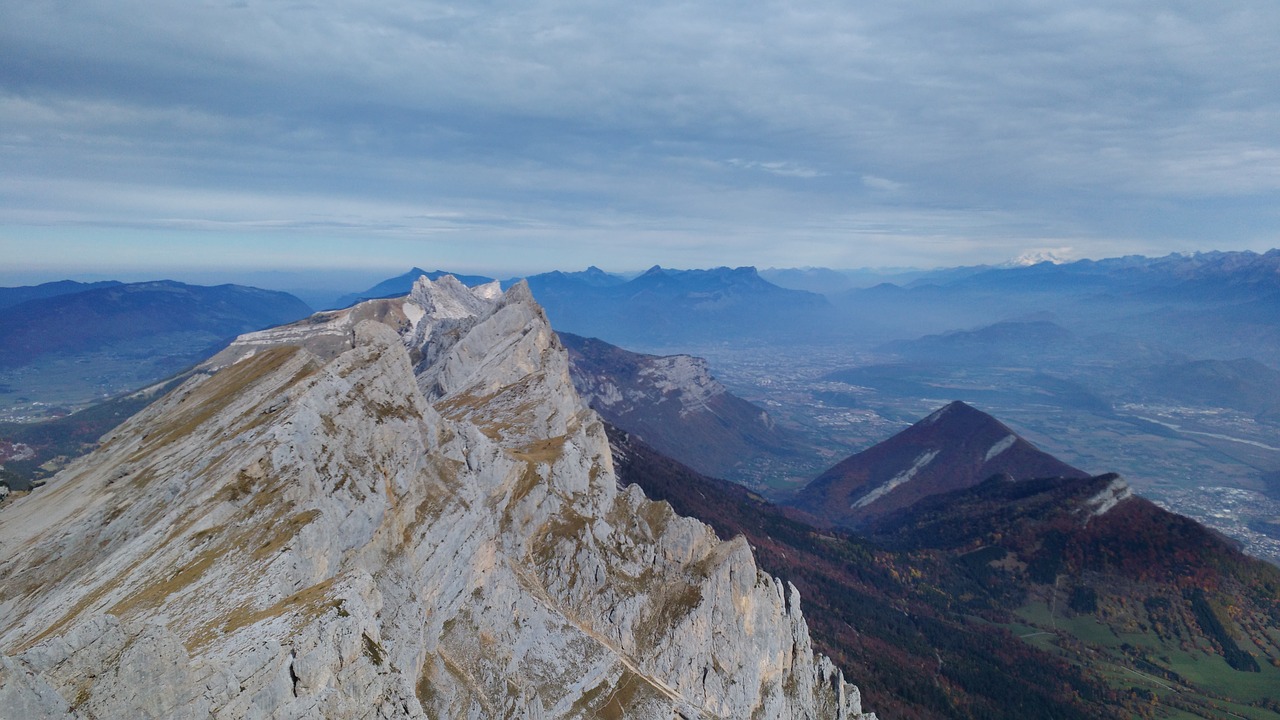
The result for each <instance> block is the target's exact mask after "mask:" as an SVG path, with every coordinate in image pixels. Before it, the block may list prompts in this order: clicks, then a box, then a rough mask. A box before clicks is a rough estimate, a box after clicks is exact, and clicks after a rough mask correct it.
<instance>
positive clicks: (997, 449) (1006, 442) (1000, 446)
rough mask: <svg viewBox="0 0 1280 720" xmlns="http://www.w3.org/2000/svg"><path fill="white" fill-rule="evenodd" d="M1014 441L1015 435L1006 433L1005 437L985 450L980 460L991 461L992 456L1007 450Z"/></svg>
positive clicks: (1016, 440)
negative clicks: (984, 454) (984, 455)
mask: <svg viewBox="0 0 1280 720" xmlns="http://www.w3.org/2000/svg"><path fill="white" fill-rule="evenodd" d="M1016 442H1018V436H1017V435H1006V436H1005V437H1003V438H1001V439H1000V442H997V443H996V444H995V445H992V446H991V449H990V450H988V451H987V455H986V457H984V458H983V459H982V461H983V462H991V459H992V458H994V457H995V456H997V455H999V454H1000V453H1002V452H1004V451H1005V450H1008V449H1009V448H1011V447H1013V444H1014V443H1016Z"/></svg>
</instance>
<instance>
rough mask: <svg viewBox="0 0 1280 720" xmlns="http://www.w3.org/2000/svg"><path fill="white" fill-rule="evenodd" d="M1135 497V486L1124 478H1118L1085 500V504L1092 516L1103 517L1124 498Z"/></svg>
mask: <svg viewBox="0 0 1280 720" xmlns="http://www.w3.org/2000/svg"><path fill="white" fill-rule="evenodd" d="M1131 497H1133V488H1131V487H1129V483H1127V482H1125V481H1124V478H1119V477H1118V478H1116V479H1114V480H1112V481H1111V482H1110V483H1108V484H1107V486H1106V487H1105V488H1103V489H1102V490H1101V491H1100V492H1098V494H1096V495H1094V496H1093V497H1091V498H1089V499H1088V500H1085V502H1084V505H1085V507H1086V508H1088V509H1089V511H1090V516H1091V517H1102V516H1103V515H1106V514H1107V513H1108V512H1109V511H1111V509H1113V508H1114V507H1115V506H1117V505H1119V504H1120V502H1121V501H1122V500H1127V499H1128V498H1131Z"/></svg>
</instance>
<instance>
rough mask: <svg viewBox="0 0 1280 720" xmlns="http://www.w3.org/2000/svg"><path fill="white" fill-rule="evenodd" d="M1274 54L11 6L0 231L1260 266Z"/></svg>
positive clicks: (1149, 23)
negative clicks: (1108, 257) (1190, 257)
mask: <svg viewBox="0 0 1280 720" xmlns="http://www.w3.org/2000/svg"><path fill="white" fill-rule="evenodd" d="M1278 26H1280V6H1276V7H1272V6H1271V5H1268V4H1264V3H1257V2H1249V1H1248V0H1234V1H1232V0H1228V1H1227V2H1223V3H1214V4H1211V5H1206V4H1195V3H1189V2H1176V3H1168V2H1164V3H1157V2H1154V1H1153V0H1143V1H1139V0H1121V1H1120V2H1112V1H1108V2H1102V1H1101V0H1084V1H1083V2H1078V3H1072V4H1070V5H1061V4H1053V3H1046V2H1042V1H1040V0H997V2H995V3H987V4H983V5H980V6H973V5H967V6H966V5H946V4H944V5H936V4H935V5H928V6H918V5H911V4H905V5H904V4H893V3H882V4H878V5H875V4H873V5H866V6H850V5H849V4H848V3H839V2H835V1H834V0H809V1H806V2H803V3H791V4H777V3H763V2H758V1H754V0H749V1H748V2H744V3H738V4H733V5H728V6H726V5H723V4H711V3H705V2H692V3H691V2H675V1H674V0H656V1H655V2H653V3H640V4H636V3H632V4H624V3H609V2H604V3H602V2H583V1H581V0H556V1H555V2H552V1H551V0H527V1H526V2H521V3H515V2H505V1H496V2H492V1H480V2H468V3H457V2H408V1H407V0H387V1H386V2H380V3H377V4H375V5H373V6H370V5H368V4H363V5H361V4H356V3H353V2H349V1H348V0H311V1H310V2H265V1H262V2H259V1H256V0H255V1H253V2H226V3H220V2H215V1H213V0H208V1H205V2H196V3H187V4H182V5H175V4H173V3H168V2H160V1H159V0H113V2H106V0H83V2H80V3H77V7H76V11H75V12H68V11H67V10H66V9H65V8H64V7H62V6H59V5H57V4H54V3H9V4H7V5H5V6H4V7H3V8H0V44H2V45H3V47H5V48H6V50H5V52H4V53H0V78H3V79H2V80H0V128H3V129H2V130H0V173H2V174H3V176H4V177H5V178H6V180H7V181H8V182H7V183H5V184H4V185H3V187H4V188H6V189H4V190H2V191H0V192H3V194H2V195H0V201H2V202H3V205H0V223H3V224H4V225H5V226H6V227H7V228H8V232H9V233H11V236H13V237H20V236H21V234H22V231H21V228H23V227H28V226H33V227H34V226H44V227H48V226H51V225H57V224H60V223H61V224H66V225H75V226H76V227H78V228H79V231H81V232H87V231H90V230H91V229H92V228H93V227H95V226H102V227H107V226H118V225H119V224H120V223H129V224H132V225H135V226H138V227H155V226H162V225H164V224H165V223H175V222H181V223H184V224H185V225H184V232H204V233H207V235H208V237H209V238H211V239H212V238H216V237H221V236H226V235H230V234H234V233H237V232H259V231H262V230H263V229H264V228H267V227H269V228H270V229H271V231H272V232H276V233H295V234H296V235H297V238H298V243H302V242H303V241H304V240H305V239H306V238H308V237H313V236H315V235H317V234H325V233H328V234H340V233H350V234H351V235H353V236H355V235H360V234H368V235H369V236H371V237H384V236H385V237H391V236H398V235H399V234H401V233H406V234H412V233H414V232H418V231H421V232H439V231H442V230H441V229H442V228H443V231H447V232H450V233H463V234H466V233H475V234H476V235H475V236H476V237H479V236H480V234H483V233H489V234H501V233H511V234H513V235H514V234H518V233H522V232H523V233H529V234H528V235H527V237H530V238H534V237H536V239H537V240H538V242H540V243H542V244H543V245H542V251H543V253H544V255H549V256H552V257H561V258H564V259H565V260H564V262H566V263H568V262H569V261H570V260H572V261H573V262H577V261H578V260H579V259H580V258H582V257H583V253H594V254H593V255H591V258H598V259H600V260H601V262H605V263H606V264H608V263H607V260H608V258H607V257H605V256H607V255H608V254H609V253H615V254H618V255H619V256H621V255H628V256H630V255H631V254H634V253H632V251H631V249H630V248H629V247H627V244H628V243H636V242H640V241H645V242H650V243H655V242H656V241H655V237H659V236H660V237H662V238H666V239H665V240H663V241H662V242H660V243H656V244H654V245H653V247H654V248H656V249H657V250H658V251H661V252H668V253H671V254H673V255H678V256H680V257H682V258H687V259H688V260H689V262H691V263H694V264H724V263H728V264H737V263H739V262H753V261H756V258H757V257H759V256H761V255H763V254H765V253H766V252H767V251H766V250H764V249H762V248H763V245H760V244H756V243H754V242H753V241H751V240H750V238H754V237H765V236H768V237H773V238H775V239H778V238H781V239H783V240H785V241H787V242H791V243H793V247H795V248H804V249H805V252H806V253H809V255H807V256H805V257H794V258H793V260H792V262H791V263H790V264H817V263H820V262H825V260H824V258H826V259H830V258H833V257H834V258H839V257H847V256H848V255H850V254H851V253H850V252H848V251H847V248H849V247H850V246H851V245H853V244H854V242H853V241H852V240H851V238H864V239H865V238H866V237H868V235H867V233H865V232H860V231H857V230H856V229H855V230H854V231H850V230H849V229H848V228H849V222H848V218H849V217H850V216H851V214H852V215H853V216H860V217H867V218H877V217H889V216H892V217H893V218H895V220H894V222H893V223H892V226H891V227H886V228H883V229H882V230H880V231H877V233H879V232H884V233H888V234H890V235H892V236H893V237H895V238H896V240H897V242H898V244H899V246H902V247H907V248H915V249H916V250H917V252H918V254H919V256H920V257H921V258H924V259H925V260H924V261H925V262H928V258H934V257H947V258H952V257H958V256H961V255H963V256H965V257H970V258H971V259H972V260H974V261H1000V260H1003V259H1005V258H1007V257H1012V256H1014V255H1016V254H1017V253H1018V252H1020V251H1018V250H1016V249H1015V248H1014V245H1015V243H1023V244H1022V245H1021V247H1026V245H1025V243H1026V242H1027V241H1028V239H1041V238H1043V239H1044V241H1045V244H1046V246H1050V247H1056V246H1060V245H1064V244H1071V245H1072V246H1075V247H1078V248H1086V247H1087V248H1090V249H1091V250H1090V251H1091V252H1092V248H1106V247H1112V248H1115V249H1116V250H1117V251H1124V252H1130V251H1133V250H1134V249H1135V248H1136V249H1138V250H1143V249H1147V248H1150V249H1151V251H1152V252H1164V251H1167V250H1171V249H1192V248H1193V247H1195V246H1196V245H1195V244H1196V243H1210V242H1212V243H1228V244H1236V245H1238V244H1244V243H1271V244H1274V242H1275V241H1274V238H1275V236H1276V228H1277V224H1276V222H1277V215H1276V211H1275V210H1274V208H1275V207H1276V206H1277V203H1276V200H1277V199H1278V198H1277V195H1280V169H1278V168H1280V140H1278V138H1280V86H1277V84H1276V83H1275V82H1274V78H1275V77H1276V76H1277V75H1278V74H1280V51H1278V50H1277V49H1276V47H1275V43H1274V38H1273V32H1272V31H1273V29H1274V28H1275V27H1278ZM726 158H728V159H727V160H726ZM306 199H311V200H306ZM335 207H347V208H355V209H353V210H350V211H349V212H340V213H333V212H329V211H330V210H331V209H332V208H335ZM993 215H999V216H1001V217H1003V218H1008V220H1007V221H1001V222H1000V223H997V224H996V225H994V226H991V227H987V228H986V230H985V231H986V232H989V233H991V236H989V237H987V238H985V245H984V244H983V242H980V240H983V238H978V237H976V236H974V235H972V234H971V229H970V228H969V227H968V225H967V223H968V219H972V218H984V217H992V216H993ZM179 218H180V219H181V220H176V219H179ZM945 218H951V219H952V220H953V221H955V224H953V225H950V226H947V227H941V226H940V225H943V224H945V223H943V222H942V220H943V219H945ZM961 218H964V220H961ZM1214 228H1217V229H1219V232H1216V233H1212V234H1211V229H1214ZM544 232H545V234H544ZM845 233H850V234H845ZM606 234H608V235H610V236H611V237H612V239H611V240H605V239H601V238H602V237H604V235H606ZM487 236H488V235H486V237H487ZM555 238H562V239H560V240H557V239H555ZM743 238H746V239H743ZM948 243H949V244H948ZM887 246H888V244H887V243H886V244H885V245H883V246H881V245H875V244H866V243H864V244H863V245H862V246H861V247H862V248H865V250H862V251H860V252H866V253H867V256H866V257H863V258H862V259H861V260H860V261H857V262H856V264H858V265H868V264H875V263H876V262H878V260H877V257H885V258H887V257H888V256H887V253H888V250H886V247H887ZM943 248H947V249H945V250H944V249H943ZM22 251H23V252H25V253H33V254H35V253H38V252H39V244H38V243H36V242H33V243H31V244H30V245H29V246H27V247H24V248H22ZM876 253H879V255H875V254H876ZM966 253H967V255H965V254H966ZM591 258H589V259H591ZM698 258H701V260H698ZM651 260H652V261H659V262H671V261H669V260H666V259H665V258H661V257H654V258H651ZM855 260H857V259H856V258H855ZM895 262H896V261H895ZM783 263H784V264H785V263H786V260H785V258H784V259H783ZM640 264H641V265H642V266H643V265H648V264H652V262H644V261H642V262H641V263H640Z"/></svg>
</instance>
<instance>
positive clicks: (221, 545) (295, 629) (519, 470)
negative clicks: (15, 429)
mask: <svg viewBox="0 0 1280 720" xmlns="http://www.w3.org/2000/svg"><path fill="white" fill-rule="evenodd" d="M0 716H2V717H24V718H108V717H140V718H201V719H202V720H203V719H205V718H270V719H273V720H285V719H291V718H311V717H328V718H370V719H372V718H477V719H478V718H496V717H504V718H508V717H509V718H530V719H534V718H539V719H541V718H597V717H629V718H664V719H665V718H674V717H683V718H753V717H754V718H814V719H816V718H837V719H840V720H845V719H853V718H863V717H872V716H871V715H864V714H863V713H862V712H861V702H860V696H859V693H858V690H857V688H856V687H854V686H852V685H850V684H848V683H846V682H845V681H844V678H843V676H842V674H841V672H840V671H839V670H838V669H837V668H836V667H835V666H834V665H832V664H831V663H830V662H829V661H828V660H826V659H825V658H822V657H816V656H815V654H814V652H813V650H812V647H811V645H810V640H809V634H808V629H807V625H806V623H805V620H804V617H803V615H802V614H801V611H800V603H799V596H798V593H797V592H796V590H795V588H794V587H791V586H790V585H789V584H784V583H782V582H780V581H778V580H776V579H773V578H771V577H769V576H768V575H766V574H765V573H763V572H761V571H760V570H759V569H758V568H757V566H756V564H755V560H754V558H753V556H752V552H751V549H750V547H749V546H748V545H747V543H746V541H745V540H743V539H742V538H738V539H735V540H731V541H721V540H719V539H717V537H716V536H715V534H714V533H713V532H712V531H711V530H710V529H709V528H708V527H707V526H705V525H703V524H701V523H699V522H697V521H695V520H692V519H688V518H682V517H679V516H677V515H676V514H675V513H674V512H672V510H671V508H670V506H669V505H667V504H666V503H655V502H652V501H650V500H648V499H646V498H645V497H644V495H643V493H642V492H641V491H640V490H639V489H638V488H636V487H634V486H629V487H627V488H625V489H623V488H619V487H618V485H617V482H616V479H615V476H614V472H613V465H612V461H611V458H610V450H609V444H608V440H607V438H606V437H605V433H604V429H603V427H602V425H601V422H600V421H599V419H598V417H597V416H596V415H595V413H594V412H592V411H590V410H588V409H585V408H584V407H583V405H582V403H581V402H580V400H579V399H578V397H577V395H576V394H575V393H574V391H573V386H572V383H571V381H570V378H569V372H568V358H567V355H566V353H565V351H564V349H563V347H562V346H561V345H560V343H559V340H558V339H557V338H556V335H555V334H554V333H553V332H552V331H551V328H550V326H549V325H548V323H547V321H546V317H545V315H544V314H543V312H542V310H541V308H540V307H539V306H538V305H537V303H535V302H534V301H533V298H532V297H531V296H530V294H529V291H528V288H527V287H526V286H524V285H523V284H521V285H517V286H515V287H513V288H512V289H510V290H508V291H507V292H506V293H505V294H498V292H497V288H496V287H486V288H478V289H475V290H471V289H468V288H465V287H464V286H462V285H461V284H460V283H457V282H456V281H453V279H452V278H441V279H440V280H439V281H437V282H431V281H430V280H427V279H425V278H424V279H422V280H419V281H418V282H417V283H416V284H415V286H414V288H413V292H412V293H411V294H410V295H409V296H408V297H407V298H403V299H393V300H377V301H370V302H366V303H362V304H360V305H357V306H355V307H352V308H348V309H346V310H342V311H337V312H333V313H323V314H320V315H316V316H313V317H312V318H310V319H308V320H304V321H302V322H299V323H296V324H294V325H290V326H285V327H282V328H276V329H273V330H269V331H263V332H259V333H253V334H250V335H246V336H242V337H241V338H240V339H239V340H237V341H236V342H235V343H233V344H232V345H231V346H230V347H229V348H228V349H227V350H226V351H224V352H223V353H220V354H219V355H218V356H216V357H215V358H213V359H212V360H211V361H210V362H209V363H207V364H206V366H205V367H203V368H201V370H200V371H199V372H198V373H196V374H195V375H194V376H193V377H192V378H191V379H190V380H188V381H187V382H186V383H184V384H183V385H182V386H180V387H179V388H177V389H176V390H175V391H173V392H172V393H170V394H168V395H167V396H165V397H164V398H162V399H161V400H159V401H157V402H156V403H154V404H153V405H151V406H149V407H148V408H147V409H146V410H144V411H143V412H141V413H140V414H138V415H136V416H135V417H133V418H132V419H131V420H129V421H128V422H126V423H125V424H123V425H122V426H120V427H119V428H117V429H116V430H115V431H114V432H113V433H112V434H111V435H110V436H108V437H107V438H105V439H104V442H103V444H102V447H101V448H100V449H99V450H97V451H96V452H95V453H93V454H92V455H89V456H86V457H85V458H82V459H80V460H79V461H77V462H76V463H75V464H73V465H72V466H71V467H69V468H68V469H67V470H65V471H64V472H62V473H61V474H59V475H58V476H57V477H56V478H55V479H54V480H53V481H51V482H50V483H49V485H48V487H46V488H44V489H43V490H42V491H41V492H39V493H34V494H31V495H29V496H26V497H24V498H21V499H19V500H17V501H9V502H6V504H5V505H4V506H3V509H0Z"/></svg>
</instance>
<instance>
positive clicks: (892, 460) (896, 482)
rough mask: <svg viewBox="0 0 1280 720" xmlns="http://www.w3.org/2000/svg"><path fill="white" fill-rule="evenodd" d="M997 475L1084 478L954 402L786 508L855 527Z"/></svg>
mask: <svg viewBox="0 0 1280 720" xmlns="http://www.w3.org/2000/svg"><path fill="white" fill-rule="evenodd" d="M999 474H1002V475H1008V476H1010V477H1013V478H1015V479H1018V480H1025V479H1030V478H1046V477H1079V478H1083V477H1088V476H1089V474H1088V473H1086V472H1084V471H1082V470H1079V469H1077V468H1074V467H1072V466H1070V465H1068V464H1067V463H1064V462H1062V461H1061V460H1058V459H1057V458H1055V457H1053V456H1052V455H1049V454H1048V453H1045V452H1044V451H1042V450H1040V449H1038V448H1036V447H1035V446H1034V445H1032V444H1031V443H1029V442H1027V441H1026V440H1024V439H1023V438H1021V437H1019V436H1018V434H1017V433H1015V432H1013V431H1012V430H1010V429H1009V428H1008V426H1006V425H1005V424H1004V423H1001V422H1000V421H999V420H996V419H995V418H993V417H991V416H990V415H988V414H986V413H984V412H982V411H981V410H978V409H976V408H974V407H972V406H970V405H966V404H965V403H963V402H959V401H956V402H953V403H951V404H949V405H947V406H945V407H943V408H941V409H939V410H938V411H936V412H934V413H933V414H931V415H929V416H928V417H926V418H925V419H923V420H921V421H920V422H917V423H916V424H914V425H912V426H911V427H909V428H907V429H906V430H903V431H902V432H900V433H898V434H897V435H894V436H893V437H891V438H889V439H888V440H885V441H883V442H881V443H879V444H877V445H874V446H872V447H870V448H868V449H866V450H864V451H862V452H860V453H857V454H856V455H852V456H850V457H848V458H846V459H845V460H843V461H841V462H840V463H839V464H837V465H835V466H834V467H832V468H831V469H829V470H827V471H826V472H824V473H822V474H821V475H819V476H818V477H817V478H815V479H814V480H813V481H812V482H810V483H809V484H808V485H807V486H805V488H804V489H803V490H801V491H800V492H799V493H798V494H797V496H796V498H795V499H794V500H793V503H792V504H794V505H795V506H797V507H799V508H801V509H803V510H806V511H808V512H810V513H813V514H814V515H817V516H818V517H821V518H823V519H825V520H827V521H828V522H831V523H835V524H840V525H850V526H858V525H861V524H863V523H865V522H866V521H867V520H869V519H871V518H875V517H879V516H882V515H885V514H886V513H891V512H894V511H895V510H900V509H902V508H905V507H909V506H911V505H912V504H914V503H916V502H919V501H920V500H923V499H925V498H928V497H931V496H933V495H937V494H939V493H945V492H951V491H954V490H960V489H963V488H967V487H972V486H974V485H977V484H978V483H980V482H982V481H983V480H985V479H987V478H989V477H991V476H992V475H999Z"/></svg>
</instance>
